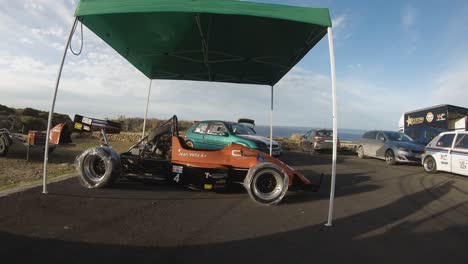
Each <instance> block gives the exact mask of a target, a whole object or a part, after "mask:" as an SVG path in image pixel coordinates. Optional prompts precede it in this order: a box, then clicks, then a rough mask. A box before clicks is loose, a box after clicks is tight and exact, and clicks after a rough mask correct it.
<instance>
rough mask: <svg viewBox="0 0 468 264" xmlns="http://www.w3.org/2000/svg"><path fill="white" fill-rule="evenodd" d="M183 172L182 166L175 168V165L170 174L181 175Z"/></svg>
mask: <svg viewBox="0 0 468 264" xmlns="http://www.w3.org/2000/svg"><path fill="white" fill-rule="evenodd" d="M183 171H184V167H183V166H177V165H174V166H172V172H174V173H183Z"/></svg>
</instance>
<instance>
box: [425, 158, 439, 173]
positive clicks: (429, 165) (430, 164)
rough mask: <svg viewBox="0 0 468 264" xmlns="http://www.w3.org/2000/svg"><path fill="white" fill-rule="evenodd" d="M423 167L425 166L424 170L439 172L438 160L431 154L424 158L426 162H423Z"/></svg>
mask: <svg viewBox="0 0 468 264" xmlns="http://www.w3.org/2000/svg"><path fill="white" fill-rule="evenodd" d="M423 167H424V170H425V171H426V172H428V173H435V172H437V164H436V161H435V159H434V158H433V157H431V156H429V157H427V158H425V159H424V162H423Z"/></svg>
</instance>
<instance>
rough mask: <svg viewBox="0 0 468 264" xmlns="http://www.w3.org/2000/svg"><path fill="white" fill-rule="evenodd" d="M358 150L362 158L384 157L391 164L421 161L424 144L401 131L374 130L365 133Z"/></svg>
mask: <svg viewBox="0 0 468 264" xmlns="http://www.w3.org/2000/svg"><path fill="white" fill-rule="evenodd" d="M356 151H357V154H358V157H359V158H361V159H362V158H365V157H372V158H378V159H383V160H385V162H387V164H389V165H393V164H396V163H421V155H422V154H423V153H424V146H423V145H421V144H419V143H416V142H415V141H413V139H411V138H410V137H409V136H407V135H405V134H404V133H401V132H394V131H380V130H374V131H369V132H366V133H364V135H363V136H362V139H361V142H360V143H359V144H358V146H357V149H356Z"/></svg>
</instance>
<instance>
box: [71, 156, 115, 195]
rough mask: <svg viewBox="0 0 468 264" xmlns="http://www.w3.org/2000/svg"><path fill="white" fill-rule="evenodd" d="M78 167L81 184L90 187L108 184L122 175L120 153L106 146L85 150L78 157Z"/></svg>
mask: <svg viewBox="0 0 468 264" xmlns="http://www.w3.org/2000/svg"><path fill="white" fill-rule="evenodd" d="M76 168H77V170H78V172H79V176H80V177H79V180H80V184H81V185H82V186H84V187H86V188H88V189H94V188H101V187H104V186H106V185H107V184H109V183H111V182H112V181H113V180H115V179H116V178H117V177H118V176H120V174H121V171H122V165H121V163H120V159H119V157H118V154H117V153H115V152H113V150H111V149H109V148H105V147H96V148H90V149H87V150H85V151H84V152H83V153H82V154H81V155H80V156H79V157H78V158H77V165H76Z"/></svg>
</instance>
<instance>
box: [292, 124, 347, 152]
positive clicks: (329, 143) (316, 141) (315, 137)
mask: <svg viewBox="0 0 468 264" xmlns="http://www.w3.org/2000/svg"><path fill="white" fill-rule="evenodd" d="M299 144H300V146H301V148H302V149H303V150H313V151H316V150H331V149H333V131H332V130H329V129H319V130H310V131H307V132H306V133H305V134H304V135H303V136H302V138H301V142H300V143H299ZM337 146H338V149H339V148H340V140H339V139H338V142H337Z"/></svg>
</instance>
